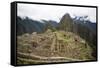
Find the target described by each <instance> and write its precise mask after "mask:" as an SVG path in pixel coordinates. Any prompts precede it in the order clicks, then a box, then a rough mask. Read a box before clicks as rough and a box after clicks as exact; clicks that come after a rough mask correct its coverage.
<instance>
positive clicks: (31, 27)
mask: <svg viewBox="0 0 100 68" xmlns="http://www.w3.org/2000/svg"><path fill="white" fill-rule="evenodd" d="M48 26H49V27H50V29H52V28H56V27H57V26H58V23H57V22H56V21H53V20H49V21H47V20H42V22H41V21H37V20H32V19H30V18H28V17H26V18H24V19H22V18H21V17H17V35H22V34H24V33H32V32H37V33H42V32H44V31H46V30H47V29H48Z"/></svg>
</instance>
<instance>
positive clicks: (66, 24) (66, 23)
mask: <svg viewBox="0 0 100 68" xmlns="http://www.w3.org/2000/svg"><path fill="white" fill-rule="evenodd" d="M59 28H60V29H61V30H65V31H72V28H73V20H72V18H71V17H70V15H69V14H68V13H66V14H65V15H64V16H63V17H62V18H61V20H60V23H59Z"/></svg>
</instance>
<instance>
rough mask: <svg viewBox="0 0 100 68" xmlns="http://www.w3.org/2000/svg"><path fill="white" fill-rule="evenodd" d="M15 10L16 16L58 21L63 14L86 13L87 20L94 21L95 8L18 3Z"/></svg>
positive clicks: (75, 14)
mask: <svg viewBox="0 0 100 68" xmlns="http://www.w3.org/2000/svg"><path fill="white" fill-rule="evenodd" d="M17 10H18V11H17V12H18V16H20V17H26V16H27V17H29V18H31V19H35V20H41V19H45V20H55V21H57V22H59V21H60V19H61V17H62V16H63V15H64V14H66V13H69V14H70V16H71V17H74V16H85V15H87V16H88V17H89V18H88V19H89V20H91V21H92V22H96V8H88V7H73V6H57V5H53V6H52V5H39V4H21V3H19V4H18V8H17Z"/></svg>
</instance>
